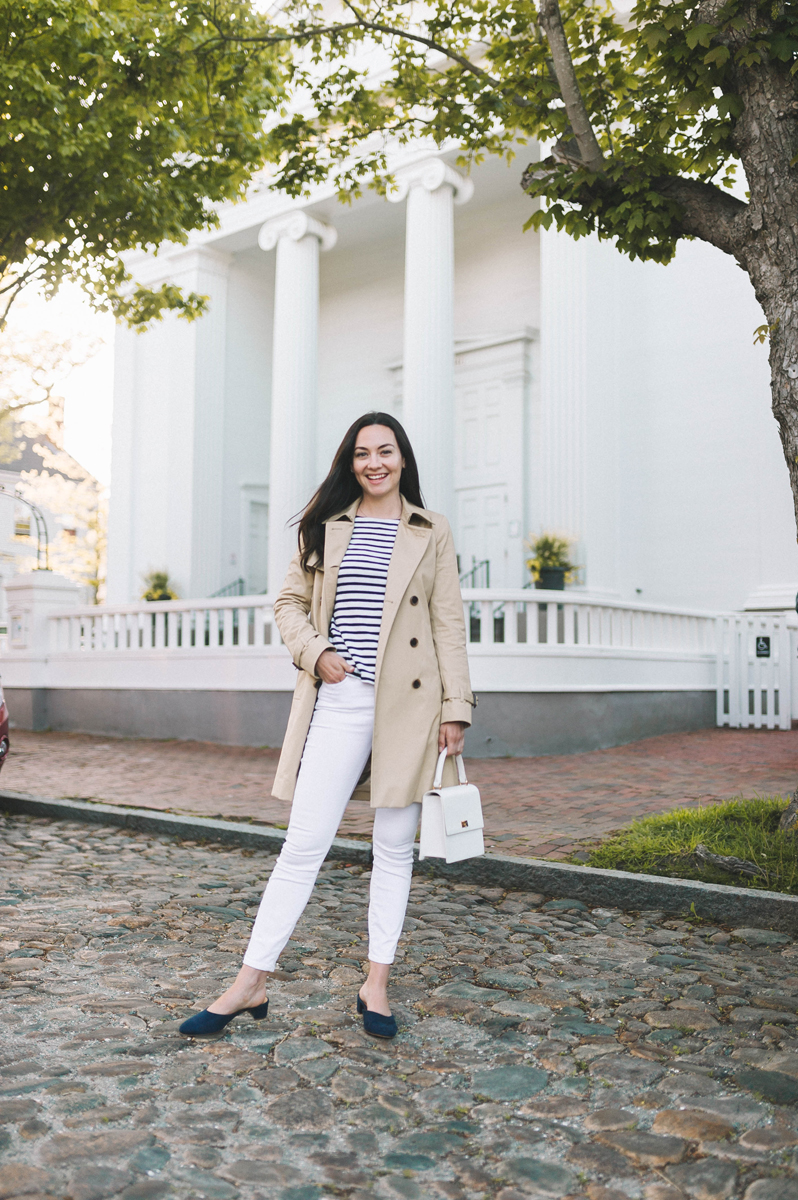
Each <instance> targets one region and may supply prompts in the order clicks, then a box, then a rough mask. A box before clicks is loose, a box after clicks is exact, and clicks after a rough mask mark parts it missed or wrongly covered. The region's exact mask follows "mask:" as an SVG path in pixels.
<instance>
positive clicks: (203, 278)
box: [109, 246, 233, 602]
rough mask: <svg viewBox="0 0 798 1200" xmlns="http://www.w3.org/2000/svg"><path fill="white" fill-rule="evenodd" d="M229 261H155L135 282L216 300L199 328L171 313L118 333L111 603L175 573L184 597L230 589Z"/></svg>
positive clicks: (212, 253)
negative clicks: (226, 519) (225, 545)
mask: <svg viewBox="0 0 798 1200" xmlns="http://www.w3.org/2000/svg"><path fill="white" fill-rule="evenodd" d="M232 261H233V260H232V258H231V256H229V255H227V254H222V253H220V252H218V251H217V250H215V249H213V247H211V246H195V247H191V248H189V249H178V250H173V251H172V252H165V253H164V254H163V255H159V256H158V257H157V258H156V257H155V256H149V257H147V258H146V259H145V260H144V261H143V262H141V263H138V264H135V274H136V279H137V281H138V282H140V283H144V284H146V285H147V286H149V287H156V288H157V287H158V286H159V285H160V284H162V283H174V284H176V285H177V286H178V287H180V288H181V289H182V290H183V291H184V292H196V293H198V294H199V295H203V296H207V297H208V309H207V312H206V313H205V314H204V315H203V316H202V317H200V318H199V319H198V320H196V321H184V320H180V319H178V317H177V316H176V315H175V314H174V313H172V314H167V315H166V316H165V317H164V318H163V320H162V321H156V322H155V323H154V324H153V327H152V328H151V329H148V330H147V331H146V332H145V333H142V334H137V333H129V332H127V331H121V330H120V331H119V332H118V334H117V339H118V341H117V347H116V353H115V357H116V364H115V386H114V428H113V437H114V441H113V460H112V468H111V471H112V477H113V480H114V486H113V491H112V497H111V516H110V544H111V549H110V551H109V600H111V599H112V598H113V600H114V601H115V602H119V601H126V600H134V599H137V598H138V597H139V596H140V595H141V591H142V587H143V575H144V574H145V573H146V572H148V571H151V570H164V571H168V572H169V575H170V576H171V578H172V580H173V581H174V582H175V584H176V585H177V588H178V591H179V593H180V595H182V596H207V595H209V594H210V593H211V592H213V591H216V589H217V588H219V587H221V586H223V585H224V584H226V583H229V582H230V579H229V576H228V575H227V573H226V571H224V568H223V565H222V561H221V555H222V483H223V479H224V458H223V451H224V405H225V379H226V330H227V285H228V274H229V270H230V266H231V264H232Z"/></svg>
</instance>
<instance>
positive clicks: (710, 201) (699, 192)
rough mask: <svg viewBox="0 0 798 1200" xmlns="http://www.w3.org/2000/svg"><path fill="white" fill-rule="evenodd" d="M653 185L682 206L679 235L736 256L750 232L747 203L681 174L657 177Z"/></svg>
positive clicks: (715, 186)
mask: <svg viewBox="0 0 798 1200" xmlns="http://www.w3.org/2000/svg"><path fill="white" fill-rule="evenodd" d="M654 186H655V187H656V189H657V191H658V192H660V193H661V194H662V195H663V196H668V197H669V198H670V199H672V200H675V201H676V202H677V204H678V205H679V206H680V208H681V209H682V213H683V216H682V218H681V220H680V222H679V227H680V231H681V233H682V235H683V236H686V237H696V238H700V239H701V241H702V242H709V243H710V245H712V246H716V247H717V248H718V249H719V250H723V251H724V252H725V253H726V254H731V255H734V256H735V257H738V256H739V254H740V252H741V251H742V250H743V248H744V246H745V244H746V242H747V241H748V239H749V238H750V236H751V234H752V232H753V230H752V228H751V212H750V206H749V205H748V204H746V203H745V202H744V201H742V200H738V199H737V197H736V196H732V195H731V194H730V193H729V192H727V191H725V190H724V189H723V188H719V187H717V185H716V184H714V183H702V182H701V181H700V180H698V179H689V178H687V177H685V176H678V175H677V176H668V177H666V178H663V179H658V180H656V181H655V183H654Z"/></svg>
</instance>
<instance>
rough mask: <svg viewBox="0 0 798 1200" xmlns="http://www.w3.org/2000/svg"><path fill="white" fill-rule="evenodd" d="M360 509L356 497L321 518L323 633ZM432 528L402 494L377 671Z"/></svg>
mask: <svg viewBox="0 0 798 1200" xmlns="http://www.w3.org/2000/svg"><path fill="white" fill-rule="evenodd" d="M359 508H360V497H359V496H358V498H357V500H355V501H353V503H352V504H350V505H349V507H348V508H346V509H344V511H343V512H342V513H339V515H338V516H337V517H331V518H329V520H327V521H325V522H324V524H325V526H326V529H325V536H324V583H323V586H322V601H321V621H322V625H323V629H322V631H321V632H323V633H324V634H325V635H326V634H327V632H328V631H329V628H330V621H331V619H332V612H333V608H334V607H335V592H336V588H337V587H338V568H339V567H340V565H341V561H342V559H343V557H344V555H345V554H346V548H347V546H348V545H349V539H350V538H351V536H352V530H353V529H354V527H355V516H356V514H357V510H358V509H359ZM431 531H432V521H431V520H430V515H429V513H428V512H427V510H426V509H425V508H419V507H418V505H417V504H411V503H410V502H409V501H408V500H406V499H405V497H404V496H402V516H401V517H400V520H399V529H398V530H397V533H396V543H395V545H394V550H393V554H392V555H391V565H390V567H389V568H388V580H387V583H386V587H385V607H384V609H383V617H382V627H381V631H380V645H379V649H378V652H377V671H378V672H379V667H380V663H381V660H382V649H383V647H384V645H385V642H386V640H387V637H388V634H389V633H390V630H391V626H392V625H393V621H394V617H395V616H396V612H397V608H398V606H399V601H400V600H401V599H402V596H403V595H404V593H405V591H406V590H407V586H408V584H409V583H410V580H411V579H412V577H413V573H414V572H415V570H416V567H417V566H418V564H419V563H420V562H421V559H422V558H423V556H424V551H425V550H426V548H427V544H428V542H429V536H430V533H431Z"/></svg>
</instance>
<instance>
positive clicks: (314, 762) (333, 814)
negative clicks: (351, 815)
mask: <svg viewBox="0 0 798 1200" xmlns="http://www.w3.org/2000/svg"><path fill="white" fill-rule="evenodd" d="M373 732H374V687H373V685H372V684H370V683H365V682H364V681H363V680H362V679H359V678H358V677H357V676H355V675H347V676H346V678H345V679H344V680H343V682H342V683H323V684H322V685H321V687H320V688H319V694H318V698H317V700H316V707H315V709H314V711H313V719H312V721H311V724H310V729H309V731H308V736H307V741H306V742H305V750H304V753H303V755H302V763H301V765H300V768H299V775H298V776H297V781H296V789H295V792H294V803H293V806H292V808H291V818H290V821H289V824H288V833H287V834H286V839H285V843H284V845H283V848H282V850H281V852H280V857H279V858H278V859H277V862H276V863H275V866H274V870H273V871H272V873H271V876H270V877H269V882H268V884H267V885H266V891H265V892H264V893H263V899H262V900H261V902H260V907H259V909H258V915H257V916H256V918H255V925H254V927H253V930H252V934H251V936H250V939H249V945H248V946H247V952H246V954H245V955H244V963H245V965H246V966H248V967H256V968H257V970H259V971H273V970H274V969H275V967H276V966H277V959H278V958H279V956H280V953H281V951H282V949H283V947H284V946H285V944H286V942H287V941H288V939H289V938H290V936H291V934H292V933H293V930H294V926H295V925H296V923H297V921H298V920H299V918H300V916H301V915H302V911H303V909H304V908H305V905H306V904H307V902H308V899H309V898H310V893H311V892H312V891H313V885H314V883H315V882H316V876H317V875H318V873H319V868H320V867H321V864H322V863H323V862H324V859H325V858H326V856H327V851H328V850H329V848H330V845H331V843H332V840H333V838H334V837H335V834H336V832H337V829H338V826H339V825H340V823H341V818H342V817H343V815H344V811H345V809H346V806H347V804H348V802H349V798H350V797H351V795H352V792H353V791H354V789H355V786H356V784H357V781H358V779H359V778H360V776H361V774H362V772H363V768H364V767H365V765H366V763H367V761H368V757H369V754H370V753H371V741H372V736H373ZM420 815H421V805H420V804H410V805H408V807H407V808H378V809H375V812H374V831H373V834H372V846H373V854H374V864H373V867H372V872H371V888H370V893H369V920H368V925H369V959H370V960H371V961H372V962H377V963H386V964H387V963H392V962H393V960H394V955H395V953H396V945H397V942H398V941H399V935H400V934H401V932H402V925H403V924H404V919H405V910H406V908H407V898H408V895H409V893H410V878H411V875H412V870H413V842H414V841H415V836H416V828H417V826H418V819H419V816H420Z"/></svg>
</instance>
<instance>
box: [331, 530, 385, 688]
mask: <svg viewBox="0 0 798 1200" xmlns="http://www.w3.org/2000/svg"><path fill="white" fill-rule="evenodd" d="M398 528H399V521H398V520H396V521H383V520H378V519H377V518H376V517H355V527H354V529H353V530H352V537H351V538H350V540H349V545H348V546H347V548H346V553H345V554H344V557H343V559H342V561H341V566H340V567H339V569H338V587H337V588H336V591H335V607H334V608H333V615H332V621H331V622H330V641H331V642H332V644H333V646H334V647H335V649H336V651H337V652H338V654H340V655H341V658H343V659H345V660H346V662H348V663H351V664H352V666H353V667H354V669H355V672H354V673H355V674H356V675H359V676H360V678H361V679H363V680H365V681H366V683H374V682H375V668H376V665H377V643H378V642H379V640H380V625H381V624H382V609H383V604H384V601H385V585H386V583H387V582H388V567H389V565H390V562H391V555H392V554H393V547H394V542H395V541H396V531H397V529H398Z"/></svg>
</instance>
